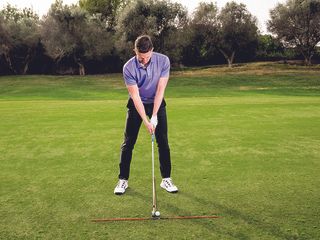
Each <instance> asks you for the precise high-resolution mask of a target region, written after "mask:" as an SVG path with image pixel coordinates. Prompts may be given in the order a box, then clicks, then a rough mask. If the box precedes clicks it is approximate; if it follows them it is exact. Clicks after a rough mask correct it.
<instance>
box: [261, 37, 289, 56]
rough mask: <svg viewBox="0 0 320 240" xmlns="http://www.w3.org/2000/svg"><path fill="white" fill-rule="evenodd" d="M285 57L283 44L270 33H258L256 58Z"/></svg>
mask: <svg viewBox="0 0 320 240" xmlns="http://www.w3.org/2000/svg"><path fill="white" fill-rule="evenodd" d="M284 57H285V48H284V46H283V44H282V43H281V42H280V41H279V40H278V39H277V38H275V37H273V36H272V35H270V34H264V35H259V43H258V49H257V58H258V59H259V60H271V59H277V60H279V59H281V58H284Z"/></svg>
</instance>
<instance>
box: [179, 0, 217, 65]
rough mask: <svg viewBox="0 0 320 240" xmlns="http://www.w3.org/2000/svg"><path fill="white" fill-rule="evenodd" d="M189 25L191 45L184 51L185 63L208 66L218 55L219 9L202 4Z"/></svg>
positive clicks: (213, 5)
mask: <svg viewBox="0 0 320 240" xmlns="http://www.w3.org/2000/svg"><path fill="white" fill-rule="evenodd" d="M191 17H192V18H191V21H190V23H189V25H188V31H189V36H188V38H189V43H188V44H189V45H188V47H186V48H185V49H184V63H186V64H191V65H193V64H196V65H199V64H208V63H210V61H211V62H212V61H213V58H214V57H215V55H216V45H217V41H218V7H217V5H216V4H214V3H204V2H201V3H199V5H198V6H197V8H196V9H195V11H194V12H193V14H192V16H191Z"/></svg>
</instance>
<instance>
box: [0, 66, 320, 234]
mask: <svg viewBox="0 0 320 240" xmlns="http://www.w3.org/2000/svg"><path fill="white" fill-rule="evenodd" d="M319 76H320V68H319V67H318V66H315V67H312V68H311V67H301V66H287V65H282V64H278V63H256V64H247V65H239V66H236V67H234V68H232V69H229V68H226V67H206V68H192V69H183V70H179V71H172V74H171V79H170V81H169V85H168V87H167V91H166V101H167V113H168V124H169V143H170V147H171V155H172V163H173V171H172V177H173V179H174V182H175V183H176V185H177V186H178V187H179V190H180V192H179V193H178V194H168V193H166V192H164V191H163V190H161V189H160V187H159V183H160V173H159V171H156V175H157V186H158V204H159V210H160V211H161V214H162V216H164V217H165V216H186V215H187V216H189V215H218V216H220V217H221V218H219V219H194V220H163V221H144V222H140V221H139V222H110V223H100V224H97V223H93V222H91V219H94V218H107V217H108V218H109V217H149V216H151V209H152V180H151V139H150V136H149V135H148V133H147V131H146V130H145V128H144V127H143V126H142V128H141V129H140V134H139V138H138V141H137V144H136V147H135V150H134V155H133V160H132V166H131V175H130V181H129V188H128V190H127V193H126V194H125V195H123V196H120V197H119V196H116V195H114V194H113V189H114V187H115V184H116V182H117V174H118V162H119V153H120V145H121V142H122V139H123V130H124V121H125V115H126V108H125V104H126V100H127V91H126V89H125V87H124V83H123V80H122V76H121V74H112V75H103V76H102V75H101V76H85V77H79V76H72V77H70V76H10V77H0V122H1V124H0V136H1V137H0V168H1V174H0V189H1V195H0V213H1V220H0V239H8V240H9V239H151V238H152V239H319V238H320V229H319V226H320V217H319V216H320V207H319V206H320V205H319V199H320V190H319V186H320V180H319V179H320V178H319V169H320V147H319V146H320V77H319ZM156 157H157V154H156ZM156 159H157V158H156ZM156 168H158V162H157V161H156Z"/></svg>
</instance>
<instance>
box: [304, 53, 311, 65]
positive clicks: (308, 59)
mask: <svg viewBox="0 0 320 240" xmlns="http://www.w3.org/2000/svg"><path fill="white" fill-rule="evenodd" d="M311 58H312V55H310V56H304V64H305V65H306V66H310V65H311Z"/></svg>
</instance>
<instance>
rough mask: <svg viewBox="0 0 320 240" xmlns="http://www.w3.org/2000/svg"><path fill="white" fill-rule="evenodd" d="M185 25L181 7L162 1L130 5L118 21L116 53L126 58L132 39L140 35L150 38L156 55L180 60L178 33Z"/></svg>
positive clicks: (183, 9) (148, 1)
mask: <svg viewBox="0 0 320 240" xmlns="http://www.w3.org/2000/svg"><path fill="white" fill-rule="evenodd" d="M186 21H187V10H186V9H185V8H184V7H183V6H182V5H181V4H178V3H171V2H170V1H165V0H164V1H155V0H147V1H142V0H137V1H135V2H132V3H131V4H129V5H128V6H127V7H126V8H125V9H124V11H123V12H122V13H121V14H120V15H119V18H118V24H117V33H118V39H119V42H118V50H119V51H120V52H121V53H122V57H123V58H128V57H129V56H130V55H131V54H130V53H132V48H133V43H134V41H135V39H136V38H137V37H138V36H139V35H141V34H149V35H150V36H151V37H152V38H153V42H154V45H155V49H156V50H157V51H161V52H163V53H166V54H168V55H171V56H179V55H180V52H181V51H182V48H181V44H180V42H179V36H178V34H177V31H178V30H179V29H182V28H183V26H184V25H185V23H186ZM174 38H176V39H174ZM178 52H179V53H178ZM170 53H172V54H170ZM176 61H178V59H176Z"/></svg>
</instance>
